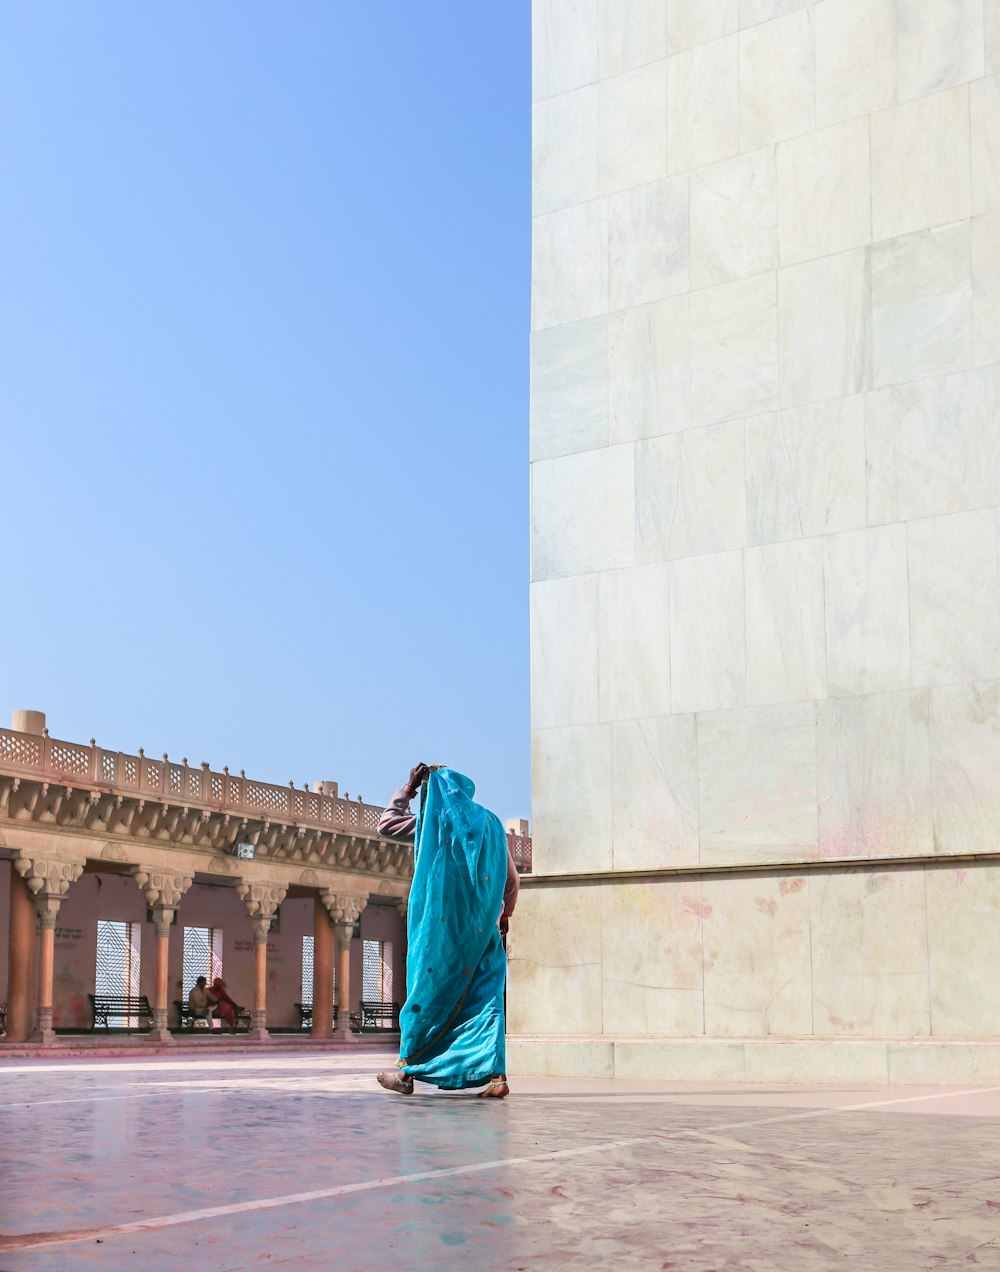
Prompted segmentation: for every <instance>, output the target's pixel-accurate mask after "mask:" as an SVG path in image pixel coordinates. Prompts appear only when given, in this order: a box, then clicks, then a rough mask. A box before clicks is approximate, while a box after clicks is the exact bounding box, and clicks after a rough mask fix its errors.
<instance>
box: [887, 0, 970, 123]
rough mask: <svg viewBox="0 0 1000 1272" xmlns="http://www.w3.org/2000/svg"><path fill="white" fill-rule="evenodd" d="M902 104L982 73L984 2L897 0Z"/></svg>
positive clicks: (963, 0)
mask: <svg viewBox="0 0 1000 1272" xmlns="http://www.w3.org/2000/svg"><path fill="white" fill-rule="evenodd" d="M896 29H897V43H896V66H897V72H898V91H899V100H900V101H901V102H906V101H910V100H911V99H912V98H914V97H926V96H927V95H928V94H929V93H937V92H940V91H941V90H942V89H945V88H952V87H954V85H956V84H964V83H965V82H966V81H967V80H972V79H978V78H979V76H980V75H982V74H983V0H896Z"/></svg>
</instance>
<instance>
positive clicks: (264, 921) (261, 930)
mask: <svg viewBox="0 0 1000 1272" xmlns="http://www.w3.org/2000/svg"><path fill="white" fill-rule="evenodd" d="M250 925H251V927H252V928H253V941H254V945H266V944H267V935H268V933H269V932H270V930H271V917H270V915H269V916H267V917H266V918H260V917H257V918H252V919H251V920H250Z"/></svg>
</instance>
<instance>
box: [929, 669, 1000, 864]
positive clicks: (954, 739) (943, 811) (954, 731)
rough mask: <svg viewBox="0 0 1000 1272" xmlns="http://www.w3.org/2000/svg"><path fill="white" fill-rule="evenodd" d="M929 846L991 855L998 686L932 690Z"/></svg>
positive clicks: (997, 808)
mask: <svg viewBox="0 0 1000 1272" xmlns="http://www.w3.org/2000/svg"><path fill="white" fill-rule="evenodd" d="M930 729H931V782H932V785H933V795H934V846H935V849H936V850H937V851H938V852H941V853H964V852H995V851H996V841H997V827H998V826H1000V781H997V774H998V773H1000V685H998V684H997V682H996V681H993V682H992V683H980V684H971V685H941V686H939V687H938V688H936V689H932V690H931V714H930Z"/></svg>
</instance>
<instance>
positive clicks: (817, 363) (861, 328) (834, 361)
mask: <svg viewBox="0 0 1000 1272" xmlns="http://www.w3.org/2000/svg"><path fill="white" fill-rule="evenodd" d="M869 296H870V290H869V278H868V252H867V250H866V249H865V248H857V249H855V250H854V251H852V252H841V253H839V254H838V255H836V256H824V257H822V258H821V259H819V260H815V261H807V262H805V263H804V264H802V265H792V266H790V267H789V268H788V269H782V270H779V271H778V329H779V331H780V333H781V337H780V342H779V358H780V366H781V402H782V405H783V406H799V405H801V404H803V403H805V402H819V401H822V400H824V399H826V398H840V397H846V396H848V395H849V394H853V393H859V392H861V391H862V390H863V389H866V388H868V387H869V381H870V378H871V330H870V323H869V315H870V300H869Z"/></svg>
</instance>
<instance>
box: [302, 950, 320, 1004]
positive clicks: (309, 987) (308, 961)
mask: <svg viewBox="0 0 1000 1272" xmlns="http://www.w3.org/2000/svg"><path fill="white" fill-rule="evenodd" d="M315 947H316V942H315V941H314V940H313V938H312V937H311V936H304V937H303V938H302V990H301V994H302V997H301V998H300V999H299V1001H300V1002H301V1003H302V1006H303V1007H311V1006H312V1000H313V951H314V949H315Z"/></svg>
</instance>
